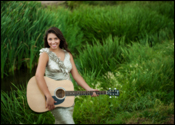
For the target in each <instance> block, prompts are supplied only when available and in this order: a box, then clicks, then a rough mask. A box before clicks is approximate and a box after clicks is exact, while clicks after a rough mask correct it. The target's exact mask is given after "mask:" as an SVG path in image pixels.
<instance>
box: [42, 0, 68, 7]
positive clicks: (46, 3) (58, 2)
mask: <svg viewBox="0 0 175 125" xmlns="http://www.w3.org/2000/svg"><path fill="white" fill-rule="evenodd" d="M64 2H65V1H41V4H42V5H45V6H47V5H56V4H57V5H58V4H62V3H64Z"/></svg>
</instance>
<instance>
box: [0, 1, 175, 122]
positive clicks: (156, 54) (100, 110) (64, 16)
mask: <svg viewBox="0 0 175 125" xmlns="http://www.w3.org/2000/svg"><path fill="white" fill-rule="evenodd" d="M72 2H73V1H68V4H69V6H73V7H74V5H71V4H72ZM78 2H80V1H78ZM86 2H87V3H86ZM86 2H84V3H83V4H81V5H79V4H77V6H76V7H75V8H73V10H71V11H70V10H69V9H66V8H62V7H48V8H43V7H42V6H41V4H40V3H39V2H34V1H30V2H28V1H27V2H25V1H23V2H15V1H10V2H3V1H1V30H2V31H1V41H2V42H1V78H3V76H4V75H8V74H9V73H14V70H15V69H20V68H21V67H28V68H30V69H32V67H34V65H37V60H38V53H39V50H40V49H41V48H42V47H43V45H44V42H42V41H43V34H44V32H45V30H46V29H48V28H49V27H51V26H56V27H58V28H60V30H61V31H62V32H63V35H64V36H65V38H66V41H67V43H68V45H69V49H70V50H71V52H72V54H73V55H74V60H75V63H76V66H77V69H78V71H79V72H80V74H81V75H82V77H83V78H84V80H85V81H86V82H87V83H88V84H89V86H90V87H92V88H95V89H98V90H108V88H112V89H113V88H117V89H118V90H119V91H120V96H119V97H116V98H112V99H109V97H108V96H107V95H104V96H99V97H95V98H92V97H91V96H81V97H76V98H75V108H74V114H73V117H74V120H75V123H79V124H83V123H84V124H88V123H89V124H95V123H96V124H98V123H101V124H104V123H105V124H114V123H115V124H116V123H117V124H128V123H138V122H139V120H138V119H142V120H143V119H146V120H145V121H143V122H140V123H145V124H146V123H148V124H153V123H154V124H156V123H165V122H166V120H167V119H168V117H169V115H171V114H174V6H173V3H174V2H170V1H169V2H161V1H158V2H155V1H154V2H150V1H133V2H129V3H127V2H126V3H125V2H121V1H117V2H116V4H118V5H117V6H91V5H92V4H99V3H98V1H96V3H92V2H91V1H86ZM119 3H125V4H119ZM85 4H89V5H85ZM100 4H101V3H100ZM71 78H72V76H71ZM72 81H73V84H74V86H75V91H76V90H78V91H82V90H83V88H82V87H80V86H78V85H77V83H76V81H75V80H74V79H73V80H72ZM17 88H18V87H17ZM25 88H26V87H24V86H23V87H21V88H20V89H19V88H18V89H17V91H11V92H9V93H6V92H4V91H1V118H2V121H1V123H2V124H5V123H6V124H7V123H8V124H19V123H31V124H39V123H40V124H44V123H45V124H49V123H54V118H53V116H52V115H51V113H50V112H46V113H43V114H37V113H34V112H33V111H31V110H30V108H29V107H28V105H27V100H26V96H25V95H26V89H25ZM7 118H8V119H7Z"/></svg>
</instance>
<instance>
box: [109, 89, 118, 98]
mask: <svg viewBox="0 0 175 125" xmlns="http://www.w3.org/2000/svg"><path fill="white" fill-rule="evenodd" d="M107 95H109V96H110V97H109V98H111V96H115V98H116V96H119V95H120V93H119V90H116V88H114V89H113V90H112V89H111V88H109V90H108V91H107Z"/></svg>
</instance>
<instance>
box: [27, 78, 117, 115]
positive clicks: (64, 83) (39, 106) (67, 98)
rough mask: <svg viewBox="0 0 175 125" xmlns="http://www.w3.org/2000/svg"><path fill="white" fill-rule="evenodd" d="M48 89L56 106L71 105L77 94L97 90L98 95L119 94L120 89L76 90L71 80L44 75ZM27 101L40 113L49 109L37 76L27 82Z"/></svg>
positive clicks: (88, 93) (91, 92)
mask: <svg viewBox="0 0 175 125" xmlns="http://www.w3.org/2000/svg"><path fill="white" fill-rule="evenodd" d="M44 79H45V81H46V84H47V87H48V90H49V91H50V93H51V95H52V97H53V98H54V100H55V101H56V103H54V105H55V107H71V106H72V105H73V104H74V99H75V96H80V95H92V94H93V92H95V93H96V94H98V95H109V96H110V97H111V96H119V90H116V89H114V90H111V89H109V90H108V91H74V86H73V83H72V82H71V81H70V80H61V81H56V80H53V79H51V78H49V77H46V76H44ZM27 102H28V105H29V107H30V108H31V109H32V110H33V111H35V112H38V113H42V112H46V111H49V110H48V108H46V98H45V95H44V94H43V92H42V91H41V90H40V89H39V86H38V84H37V81H36V78H35V76H33V77H32V78H31V79H30V80H29V82H28V84H27Z"/></svg>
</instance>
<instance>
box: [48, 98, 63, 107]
mask: <svg viewBox="0 0 175 125" xmlns="http://www.w3.org/2000/svg"><path fill="white" fill-rule="evenodd" d="M52 98H53V99H54V100H55V101H56V103H54V105H58V104H61V103H62V102H64V100H65V98H64V99H61V100H60V99H57V98H56V97H55V96H52ZM45 99H46V96H45Z"/></svg>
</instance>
